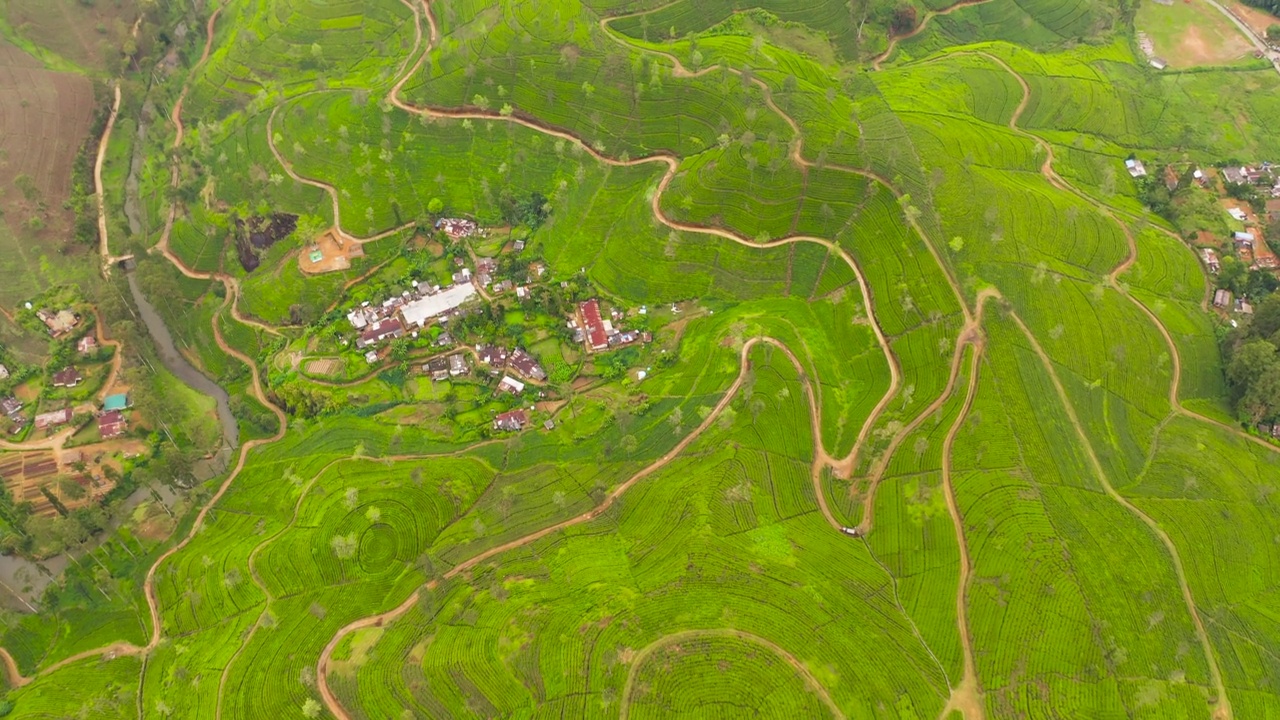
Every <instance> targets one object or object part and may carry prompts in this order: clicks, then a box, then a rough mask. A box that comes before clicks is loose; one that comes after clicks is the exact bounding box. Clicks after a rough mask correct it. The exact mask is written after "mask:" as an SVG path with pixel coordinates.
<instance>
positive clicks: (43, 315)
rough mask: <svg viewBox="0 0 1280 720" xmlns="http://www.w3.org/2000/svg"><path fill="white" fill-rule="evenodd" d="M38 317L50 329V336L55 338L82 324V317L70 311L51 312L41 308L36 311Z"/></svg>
mask: <svg viewBox="0 0 1280 720" xmlns="http://www.w3.org/2000/svg"><path fill="white" fill-rule="evenodd" d="M36 317H38V318H40V321H41V322H43V323H44V325H45V327H47V328H49V334H50V335H52V336H54V337H60V336H62V335H65V334H67V333H69V332H71V329H72V328H74V327H75V326H76V325H79V324H80V317H79V316H78V315H76V314H75V313H73V312H71V311H70V310H59V311H57V312H51V311H49V310H45V309H43V308H41V309H40V310H37V311H36Z"/></svg>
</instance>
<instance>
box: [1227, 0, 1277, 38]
mask: <svg viewBox="0 0 1280 720" xmlns="http://www.w3.org/2000/svg"><path fill="white" fill-rule="evenodd" d="M1227 7H1228V8H1229V9H1230V10H1231V12H1233V13H1235V15H1236V17H1238V18H1240V19H1241V20H1243V21H1244V24H1245V25H1248V26H1249V27H1250V28H1253V31H1254V32H1256V33H1258V34H1259V35H1262V36H1263V37H1265V36H1266V34H1267V28H1269V27H1271V26H1272V25H1280V18H1278V17H1276V16H1275V15H1272V14H1271V13H1269V12H1266V11H1264V10H1259V9H1258V8H1255V7H1249V6H1248V5H1245V4H1244V3H1241V2H1237V3H1230V4H1228V5H1227Z"/></svg>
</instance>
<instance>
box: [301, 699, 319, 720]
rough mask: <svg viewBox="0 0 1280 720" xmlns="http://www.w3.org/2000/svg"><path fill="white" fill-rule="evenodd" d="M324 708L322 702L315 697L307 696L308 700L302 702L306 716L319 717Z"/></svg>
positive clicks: (303, 712)
mask: <svg viewBox="0 0 1280 720" xmlns="http://www.w3.org/2000/svg"><path fill="white" fill-rule="evenodd" d="M322 709H323V708H322V707H321V706H320V703H318V702H316V699H315V698H307V701H306V702H304V703H302V714H303V716H304V717H308V718H318V717H320V711H321V710H322Z"/></svg>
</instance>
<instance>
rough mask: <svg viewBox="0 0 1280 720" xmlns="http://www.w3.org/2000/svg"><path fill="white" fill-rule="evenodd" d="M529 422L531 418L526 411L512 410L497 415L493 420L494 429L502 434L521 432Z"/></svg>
mask: <svg viewBox="0 0 1280 720" xmlns="http://www.w3.org/2000/svg"><path fill="white" fill-rule="evenodd" d="M528 422H529V416H528V415H526V414H525V412H524V410H512V411H510V412H504V413H499V414H498V415H496V416H495V417H494V418H493V429H494V430H498V431H501V432H519V431H520V430H523V429H524V426H525V425H526V424H528Z"/></svg>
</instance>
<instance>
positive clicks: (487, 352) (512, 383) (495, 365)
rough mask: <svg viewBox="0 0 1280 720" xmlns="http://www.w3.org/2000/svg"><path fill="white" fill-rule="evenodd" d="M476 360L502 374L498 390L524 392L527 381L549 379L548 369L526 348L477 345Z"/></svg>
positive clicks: (490, 369) (514, 393)
mask: <svg viewBox="0 0 1280 720" xmlns="http://www.w3.org/2000/svg"><path fill="white" fill-rule="evenodd" d="M476 361H477V362H479V363H480V364H481V365H487V366H488V367H489V374H491V375H494V376H497V375H502V380H500V381H498V392H503V393H509V394H511V395H519V394H520V393H523V392H524V388H525V382H527V381H532V382H535V383H536V382H542V381H543V380H546V379H547V371H546V370H543V369H542V366H541V365H539V364H538V360H537V359H536V358H535V357H533V356H532V355H530V354H529V353H528V352H526V351H525V350H524V348H515V349H514V350H508V349H506V348H503V347H497V346H494V345H477V346H476ZM508 371H509V372H508ZM513 375H514V376H516V377H512V376H513ZM521 378H523V381H522V380H521Z"/></svg>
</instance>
